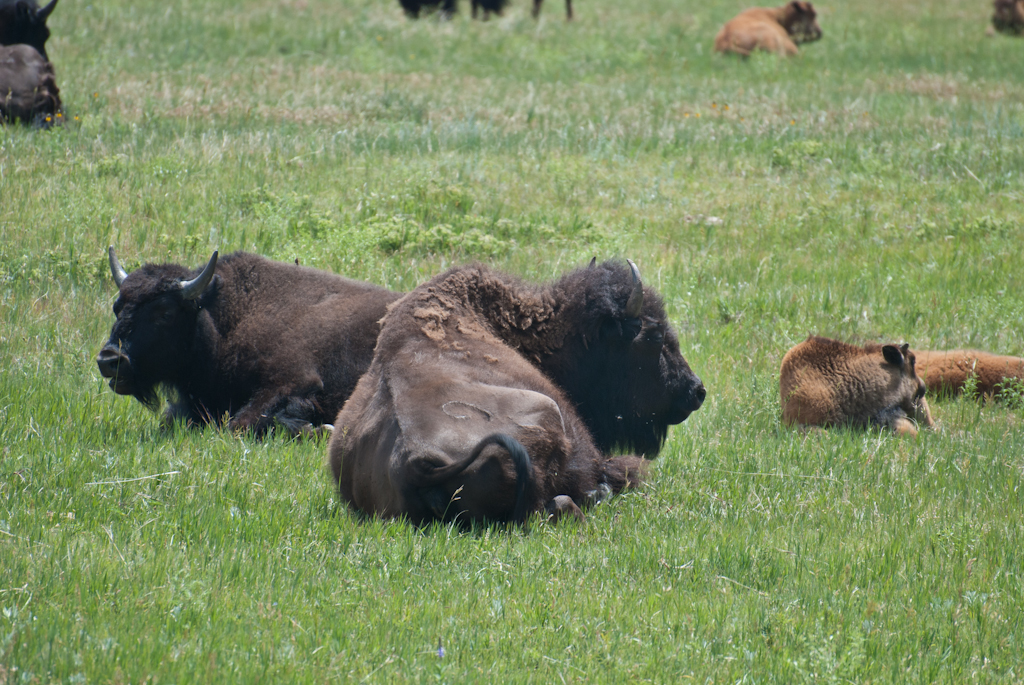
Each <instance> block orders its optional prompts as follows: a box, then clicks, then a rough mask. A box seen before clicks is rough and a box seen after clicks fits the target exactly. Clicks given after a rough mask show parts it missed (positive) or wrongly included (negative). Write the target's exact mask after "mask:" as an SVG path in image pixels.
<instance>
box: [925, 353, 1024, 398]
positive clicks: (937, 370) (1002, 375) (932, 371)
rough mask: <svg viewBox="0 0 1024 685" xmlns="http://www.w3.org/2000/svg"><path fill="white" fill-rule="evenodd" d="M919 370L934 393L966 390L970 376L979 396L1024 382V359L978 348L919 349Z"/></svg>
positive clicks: (993, 393) (995, 392)
mask: <svg viewBox="0 0 1024 685" xmlns="http://www.w3.org/2000/svg"><path fill="white" fill-rule="evenodd" d="M917 372H918V374H920V376H921V378H923V379H924V382H925V385H927V386H928V391H929V392H930V393H932V394H935V395H942V394H959V393H961V392H963V390H964V388H965V387H966V385H967V380H968V379H969V378H973V379H974V389H975V392H977V393H978V394H979V395H983V396H993V395H998V394H999V392H1000V391H1001V390H1002V389H1003V387H1004V386H1005V385H1006V384H1007V382H1011V383H1012V382H1014V381H1024V359H1022V358H1021V357H1006V356H1002V355H998V354H991V353H989V352H980V351H978V350H944V351H938V352H927V351H918V352H917Z"/></svg>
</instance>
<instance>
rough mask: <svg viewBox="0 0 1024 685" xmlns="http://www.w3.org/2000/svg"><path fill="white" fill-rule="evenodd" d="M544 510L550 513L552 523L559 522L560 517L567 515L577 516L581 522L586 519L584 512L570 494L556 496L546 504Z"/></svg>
mask: <svg viewBox="0 0 1024 685" xmlns="http://www.w3.org/2000/svg"><path fill="white" fill-rule="evenodd" d="M544 511H545V512H546V513H547V515H548V518H547V520H548V521H550V522H552V523H557V522H558V520H559V519H561V518H562V517H563V516H566V515H572V516H575V517H576V520H577V521H579V522H581V523H582V522H583V521H585V520H586V517H585V516H584V515H583V512H582V511H581V510H580V508H579V507H578V506H576V503H575V502H573V501H572V497H569V496H568V495H559V496H558V497H556V498H554V499H553V500H551V501H550V502H548V503H547V504H546V505H544Z"/></svg>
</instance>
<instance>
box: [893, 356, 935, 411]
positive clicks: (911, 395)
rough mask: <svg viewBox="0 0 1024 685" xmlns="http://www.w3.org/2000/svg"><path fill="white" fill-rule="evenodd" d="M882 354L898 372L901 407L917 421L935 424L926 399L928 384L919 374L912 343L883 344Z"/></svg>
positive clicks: (899, 402)
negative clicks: (911, 346) (911, 348)
mask: <svg viewBox="0 0 1024 685" xmlns="http://www.w3.org/2000/svg"><path fill="white" fill-rule="evenodd" d="M882 356H883V357H884V358H885V362H886V363H887V364H889V365H890V366H891V367H893V368H894V370H895V371H896V372H897V373H896V375H897V377H898V379H899V380H898V381H897V383H898V393H899V400H898V404H899V408H900V409H902V410H903V411H904V412H905V413H906V415H907V416H908V417H910V418H912V419H913V420H914V421H916V422H917V423H919V424H921V425H924V426H928V427H931V426H934V425H935V422H934V421H933V420H932V414H931V409H929V407H928V402H927V401H926V400H925V399H924V393H925V391H926V390H927V386H926V385H925V383H924V381H923V380H921V377H920V376H918V375H917V369H916V368H915V367H916V361H917V360H916V359H915V357H914V353H913V352H911V351H910V345H908V344H906V343H904V344H903V345H901V346H899V347H897V346H896V345H884V346H882Z"/></svg>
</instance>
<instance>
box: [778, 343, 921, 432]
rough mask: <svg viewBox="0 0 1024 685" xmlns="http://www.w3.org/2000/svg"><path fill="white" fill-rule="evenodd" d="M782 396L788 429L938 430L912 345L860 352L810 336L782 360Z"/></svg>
mask: <svg viewBox="0 0 1024 685" xmlns="http://www.w3.org/2000/svg"><path fill="white" fill-rule="evenodd" d="M779 392H780V394H781V397H782V420H783V422H784V423H785V424H786V425H789V426H792V425H804V426H840V425H850V426H857V427H860V428H867V427H869V426H878V427H881V426H885V427H887V428H890V429H892V430H893V431H895V432H896V433H900V434H909V435H917V425H916V424H924V425H925V426H933V425H935V424H934V422H933V421H932V416H931V412H930V411H929V409H928V403H927V402H926V401H925V399H924V393H925V384H924V382H923V381H922V380H921V379H920V378H919V377H918V375H917V372H916V371H915V369H914V353H913V352H911V351H910V349H909V346H908V345H902V346H900V347H897V346H896V345H877V344H868V345H865V346H864V347H857V346H856V345H848V344H846V343H844V342H840V341H838V340H830V339H829V338H819V337H817V336H810V337H808V338H807V340H805V341H803V342H802V343H800V344H799V345H797V346H795V347H793V348H792V349H791V350H790V351H789V352H787V353H786V356H785V357H784V358H783V359H782V370H781V375H780V378H779Z"/></svg>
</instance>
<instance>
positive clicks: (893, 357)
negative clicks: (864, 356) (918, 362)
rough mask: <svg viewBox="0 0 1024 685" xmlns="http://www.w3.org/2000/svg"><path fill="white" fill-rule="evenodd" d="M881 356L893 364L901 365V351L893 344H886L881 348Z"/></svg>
mask: <svg viewBox="0 0 1024 685" xmlns="http://www.w3.org/2000/svg"><path fill="white" fill-rule="evenodd" d="M882 356H883V357H885V361H887V362H889V363H890V364H892V365H893V366H899V367H902V366H903V353H902V352H900V348H898V347H896V346H895V345H886V346H884V347H883V348H882Z"/></svg>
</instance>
